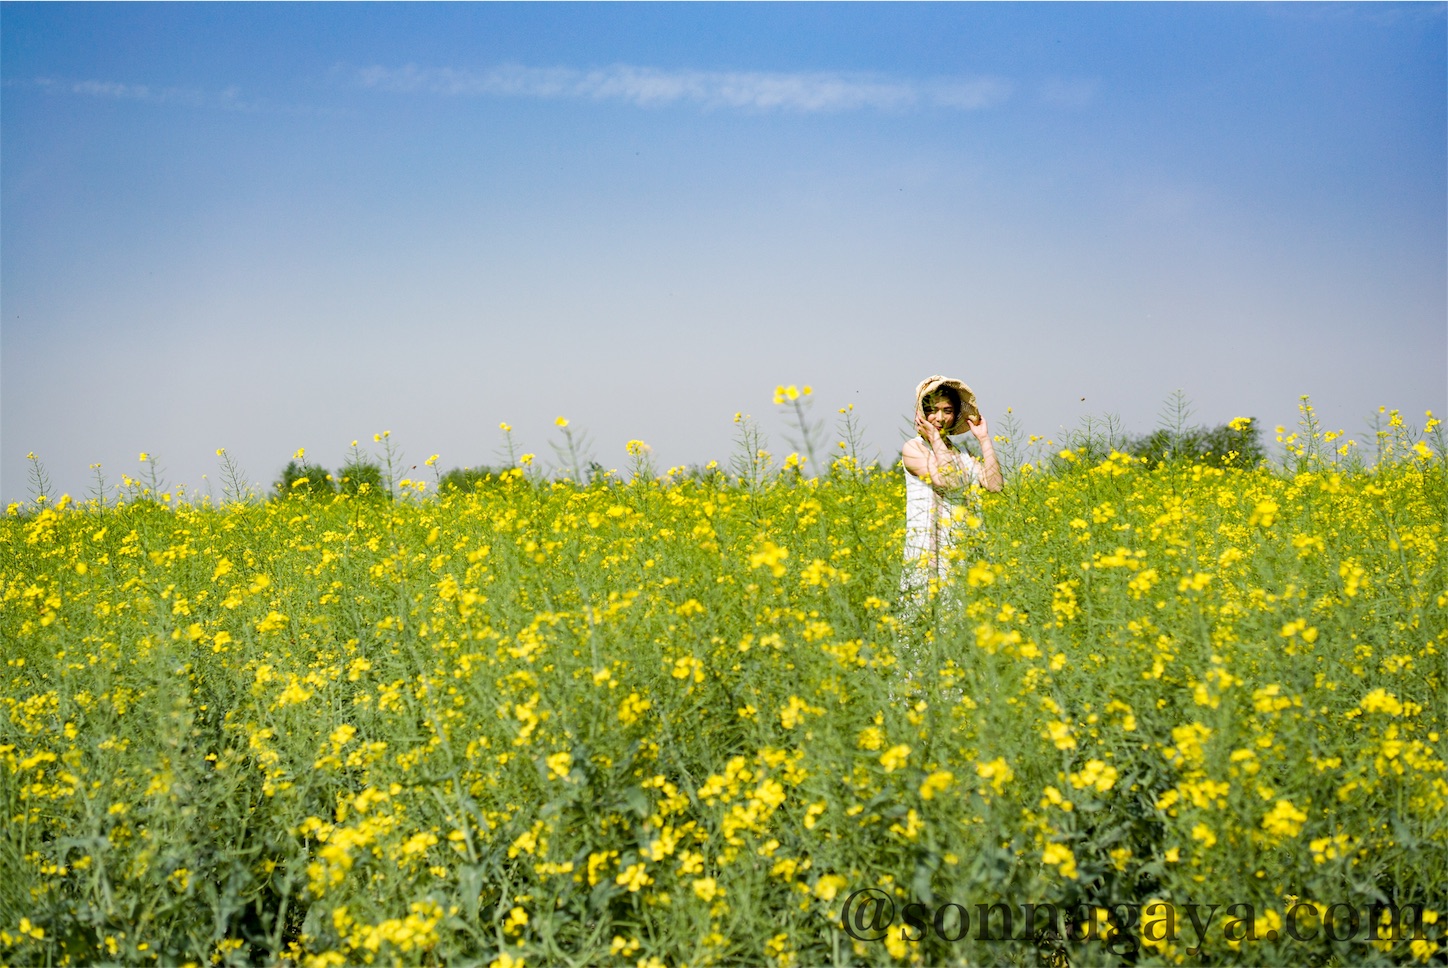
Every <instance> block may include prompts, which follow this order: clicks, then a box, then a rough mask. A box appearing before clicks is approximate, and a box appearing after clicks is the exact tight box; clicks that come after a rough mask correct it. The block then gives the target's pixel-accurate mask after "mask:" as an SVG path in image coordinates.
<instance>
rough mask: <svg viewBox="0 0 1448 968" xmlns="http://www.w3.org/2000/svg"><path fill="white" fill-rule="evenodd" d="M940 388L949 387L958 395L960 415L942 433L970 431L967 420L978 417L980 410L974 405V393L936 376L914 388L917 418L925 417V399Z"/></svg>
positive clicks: (963, 386)
mask: <svg viewBox="0 0 1448 968" xmlns="http://www.w3.org/2000/svg"><path fill="white" fill-rule="evenodd" d="M941 387H950V388H951V389H952V390H954V391H955V392H956V393H957V394H959V395H960V413H958V414H956V415H955V423H953V424H951V425H950V426H949V427H947V428H946V429H945V431H944V433H945V434H947V435H952V434H963V433H965V432H966V431H967V430H969V429H970V424H969V423H968V421H969V419H970V418H971V417H979V416H980V409H979V408H978V407H977V406H976V405H975V391H974V390H972V389H971V388H970V387H968V386H966V385H965V384H964V383H961V382H960V381H959V380H952V379H951V378H950V377H946V376H938V375H937V376H932V377H927V378H926V379H924V380H921V381H920V385H919V386H917V387H916V388H915V414H916V416H919V417H923V416H925V398H926V397H927V396H929V395H930V394H931V393H933V392H935V391H936V390H939V389H940V388H941Z"/></svg>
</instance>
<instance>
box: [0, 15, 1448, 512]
mask: <svg viewBox="0 0 1448 968" xmlns="http://www.w3.org/2000/svg"><path fill="white" fill-rule="evenodd" d="M0 45H3V50H0V53H3V59H0V78H3V87H0V313H3V323H0V497H3V499H4V500H15V499H19V498H23V497H24V496H25V494H26V473H27V470H28V465H27V461H26V460H25V455H26V454H27V453H28V452H30V451H34V452H35V453H37V454H38V455H39V456H40V457H41V458H42V459H43V460H44V462H45V465H46V467H47V469H48V470H49V471H50V473H51V476H52V477H53V478H54V479H55V481H56V483H57V485H58V486H59V487H60V489H62V490H67V491H72V492H74V493H77V494H79V493H81V492H83V491H84V489H85V487H86V482H87V480H88V475H89V471H88V469H87V468H88V465H90V464H92V463H96V462H99V463H102V464H103V466H104V468H105V469H106V471H107V472H108V474H110V475H111V476H112V477H113V478H114V477H116V476H119V474H121V473H130V474H133V475H134V474H137V473H138V472H139V467H138V464H137V462H136V455H137V454H138V453H139V452H140V451H148V452H151V453H154V454H156V455H158V457H159V459H160V461H161V463H162V466H163V467H164V469H165V470H166V473H167V477H168V478H169V479H170V480H171V481H172V482H184V483H186V484H188V485H190V486H191V487H192V488H202V489H204V488H205V486H206V482H205V481H203V475H207V476H209V478H210V480H211V481H216V480H217V478H218V474H217V470H218V468H217V461H216V458H215V456H214V451H215V450H216V448H218V447H226V448H227V449H228V451H229V452H231V453H232V454H233V455H235V456H236V457H237V458H238V460H239V461H240V462H241V464H242V465H243V466H244V467H245V468H246V470H247V471H248V472H249V474H250V476H251V477H252V478H254V479H257V480H260V481H266V482H269V481H270V479H271V478H272V477H274V476H275V474H276V473H277V471H278V470H279V469H280V467H281V465H283V464H284V463H285V462H286V460H287V459H288V458H289V457H290V456H291V454H292V453H293V452H294V451H295V450H296V449H297V448H298V447H305V448H307V453H308V455H309V456H313V457H315V458H317V459H319V460H321V461H322V462H324V463H325V464H327V465H328V466H331V467H334V468H335V467H336V466H337V465H338V464H340V463H341V460H342V457H343V454H344V452H345V451H346V449H347V447H348V445H349V444H350V442H351V441H352V440H353V439H354V438H362V439H363V440H364V441H367V440H370V437H371V435H372V434H373V433H374V432H377V431H380V430H383V429H390V430H391V431H392V432H393V438H394V439H395V440H397V441H398V443H399V444H400V445H401V447H402V448H403V450H404V452H405V454H406V456H407V458H408V460H409V462H416V463H419V464H420V463H421V462H422V459H423V458H425V457H426V456H428V455H429V454H432V453H439V454H441V455H442V456H441V459H440V461H439V464H440V465H441V466H443V467H451V466H459V465H476V464H480V463H490V462H494V461H495V460H496V454H497V450H498V446H499V443H500V440H499V432H498V429H497V427H498V423H499V422H500V421H505V420H506V421H508V422H509V423H511V424H512V425H513V427H514V428H515V432H516V434H517V436H518V438H519V441H520V443H521V445H522V446H523V447H524V449H526V450H529V451H535V452H537V453H539V454H540V456H541V457H543V458H550V457H551V456H552V455H551V451H550V449H549V446H548V443H549V441H550V440H556V439H557V437H558V434H557V431H556V430H555V428H554V427H553V420H554V418H555V417H557V416H560V415H564V416H567V417H569V418H570V419H571V420H572V422H573V426H574V427H575V428H579V429H583V430H586V431H588V433H589V436H590V437H591V439H592V441H593V445H594V451H595V453H596V456H597V457H598V459H599V460H600V461H601V462H602V463H603V464H605V465H606V466H622V465H624V464H625V463H626V457H625V455H624V452H623V446H624V443H625V442H626V441H627V440H629V439H632V438H641V439H643V440H645V441H648V442H649V443H650V444H651V445H652V446H653V447H654V449H655V453H656V458H657V460H658V462H659V463H660V465H661V466H669V465H672V464H683V463H691V462H698V463H703V462H705V461H708V460H710V459H719V460H721V461H722V460H725V459H727V457H728V455H729V452H730V450H731V447H732V436H733V433H734V431H735V427H734V425H733V422H732V418H733V415H734V413H735V412H736V411H745V412H749V413H753V414H754V415H755V416H757V417H759V418H760V419H761V420H762V421H763V422H764V425H765V427H766V429H769V430H771V431H772V432H773V442H774V444H775V446H774V449H775V450H776V451H777V452H779V453H781V454H782V453H784V452H786V451H787V450H788V449H789V448H788V447H787V445H786V444H785V442H784V439H783V434H782V433H781V431H782V424H781V423H780V422H779V420H778V414H776V413H775V412H774V410H775V408H774V407H773V406H772V404H771V402H770V398H771V395H772V391H773V388H774V386H775V385H776V384H779V383H798V384H805V383H810V384H812V385H813V386H814V388H815V395H816V399H817V405H818V412H819V413H820V414H821V415H829V414H831V412H832V411H833V409H834V408H835V407H839V406H843V405H844V404H846V403H854V404H855V406H856V407H857V409H858V411H859V412H860V415H861V417H862V418H863V420H864V423H865V425H866V427H867V429H868V431H869V440H870V443H871V444H872V445H873V446H874V448H875V449H877V450H879V451H880V452H881V453H882V454H891V453H893V452H895V451H896V450H897V449H898V447H899V443H900V440H901V428H902V426H903V419H904V417H905V415H906V414H907V413H908V410H909V408H910V405H911V391H912V389H913V387H914V385H915V383H916V382H917V381H918V380H920V379H921V378H922V377H924V376H927V375H929V374H932V373H944V374H947V375H950V376H955V377H957V378H960V379H964V380H965V381H966V382H968V383H970V384H971V385H972V386H973V387H975V388H976V389H977V391H978V392H979V395H980V398H981V403H982V406H983V408H984V410H985V412H986V414H987V416H989V417H991V418H996V417H998V416H999V415H1000V414H1002V413H1003V412H1004V411H1005V408H1006V407H1007V406H1010V407H1012V408H1013V411H1014V413H1015V415H1016V416H1018V417H1019V418H1020V419H1021V422H1022V424H1023V425H1024V427H1025V429H1026V430H1028V431H1033V432H1036V433H1042V434H1058V433H1059V432H1060V430H1061V428H1063V427H1067V428H1069V427H1072V426H1075V425H1077V423H1078V421H1079V420H1080V419H1081V418H1082V417H1083V416H1085V415H1087V414H1092V415H1101V414H1105V413H1114V414H1118V415H1119V416H1120V417H1121V418H1122V420H1123V421H1124V423H1125V425H1126V427H1127V428H1128V429H1130V430H1133V431H1140V432H1145V431H1148V430H1150V429H1152V427H1154V426H1155V424H1156V422H1157V413H1158V411H1159V410H1160V408H1161V405H1162V403H1163V401H1164V400H1165V399H1166V397H1167V396H1168V395H1169V394H1170V393H1171V392H1172V391H1173V390H1176V389H1181V390H1183V391H1184V392H1185V393H1186V394H1187V396H1188V397H1189V398H1190V399H1191V400H1192V402H1193V404H1194V405H1195V408H1196V415H1195V419H1196V420H1197V421H1199V422H1202V423H1209V424H1215V423H1221V422H1225V421H1227V420H1230V419H1231V418H1233V417H1235V416H1239V415H1255V416H1257V417H1259V418H1260V419H1262V420H1264V421H1265V422H1267V424H1268V425H1269V427H1270V425H1272V424H1276V423H1279V422H1288V423H1290V422H1291V421H1293V420H1294V419H1295V407H1296V403H1297V399H1298V396H1299V395H1300V394H1304V393H1306V394H1310V395H1311V396H1312V399H1313V401H1314V402H1315V404H1316V405H1317V407H1318V410H1319V413H1320V414H1321V415H1322V416H1323V417H1324V418H1325V420H1326V421H1327V422H1328V423H1329V424H1330V425H1332V426H1334V427H1342V428H1345V429H1347V430H1348V431H1349V432H1357V431H1361V430H1362V428H1363V425H1364V420H1365V419H1366V418H1367V417H1368V416H1369V415H1370V414H1371V413H1373V412H1375V411H1376V409H1377V408H1378V406H1380V405H1386V406H1389V407H1398V408H1401V409H1402V410H1404V411H1405V412H1406V413H1408V414H1410V415H1412V416H1413V417H1414V418H1415V419H1417V420H1418V421H1420V422H1421V415H1422V412H1423V410H1425V409H1428V408H1432V409H1433V410H1434V411H1435V412H1440V413H1441V412H1442V411H1443V410H1445V409H1448V273H1445V265H1448V228H1445V225H1448V222H1445V211H1448V174H1445V154H1448V152H1445V144H1448V106H1445V105H1448V95H1445V91H1448V72H1445V50H1448V44H1445V12H1444V7H1443V6H1442V5H1437V4H1432V5H1428V4H1422V5H1404V6H1399V5H1376V4H1373V5H1354V4H1342V5H1329V6H1320V5H1310V4H1290V5H1267V4H1263V5H1257V4H1244V5H1216V4H1189V5H1172V4H1125V5H1115V4H1083V5H1072V4H1051V5H1039V6H1033V5H1014V4H980V5H974V4H961V5H954V4H952V5H945V4H941V5H910V4H889V5H867V4H849V5H833V4H806V5H763V4H741V5H653V4H650V5H622V4H619V5H614V4H609V5H597V6H580V5H571V4H543V5H520V6H515V5H502V4H497V5H493V4H488V5H463V4H449V5H428V4H401V5H389V4H369V5H343V4H317V5H290V4H288V5H272V4H209V5H185V4H174V5H173V4H158V5H148V4H94V5H89V4H88V5H63V4H54V5H52V4H16V3H6V4H4V5H3V6H0ZM1082 398H1084V399H1082Z"/></svg>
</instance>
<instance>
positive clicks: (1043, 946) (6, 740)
mask: <svg viewBox="0 0 1448 968" xmlns="http://www.w3.org/2000/svg"><path fill="white" fill-rule="evenodd" d="M1395 427H1397V429H1395V430H1393V434H1395V435H1396V437H1395V439H1398V444H1399V445H1398V446H1397V447H1396V449H1395V448H1394V447H1393V446H1392V444H1393V440H1389V445H1390V446H1389V447H1388V448H1387V451H1386V453H1385V454H1384V455H1383V456H1382V458H1381V459H1380V460H1378V461H1377V462H1376V463H1375V464H1374V465H1373V466H1371V467H1363V466H1361V465H1353V466H1349V465H1348V464H1346V463H1343V464H1334V463H1333V462H1332V460H1330V459H1328V458H1315V459H1308V457H1310V456H1311V455H1308V456H1307V457H1304V456H1303V453H1302V448H1301V446H1300V444H1299V445H1298V446H1297V450H1296V451H1294V450H1293V446H1294V445H1293V443H1292V442H1291V441H1289V442H1288V451H1289V456H1291V455H1292V454H1293V453H1297V456H1298V458H1300V459H1297V460H1296V461H1295V462H1294V464H1293V466H1292V468H1291V469H1284V468H1282V467H1278V468H1275V469H1274V468H1269V467H1265V466H1264V467H1256V468H1233V467H1231V466H1228V467H1225V468H1221V467H1212V466H1208V465H1206V464H1202V463H1196V464H1193V463H1189V462H1184V461H1175V462H1170V461H1169V462H1166V463H1160V464H1157V465H1154V466H1148V465H1146V464H1144V463H1142V462H1140V461H1138V460H1136V459H1134V458H1131V457H1127V456H1124V455H1121V454H1111V455H1110V456H1107V457H1105V458H1104V459H1099V460H1097V459H1094V458H1088V457H1085V456H1083V452H1076V451H1067V453H1066V455H1065V456H1060V457H1056V458H1055V459H1054V460H1053V461H1052V462H1051V466H1049V467H1047V466H1046V465H1045V464H1042V465H1040V467H1038V468H1037V469H1035V470H1034V472H1033V471H1032V468H1031V466H1030V465H1027V466H1026V467H1024V468H1021V469H1019V470H1018V471H1016V472H1015V473H1014V474H1013V475H1012V476H1011V479H1010V482H1009V484H1008V486H1007V488H1006V490H1005V491H1004V492H1003V493H1001V494H999V495H983V496H982V500H981V504H980V505H979V515H978V517H977V516H974V515H973V516H972V517H971V520H970V521H968V522H967V524H968V525H977V527H976V528H975V529H974V530H973V531H972V533H971V536H970V538H969V540H967V541H965V542H964V543H963V544H962V545H961V546H960V560H959V562H958V565H957V568H956V574H957V579H956V580H955V581H954V582H953V583H951V584H948V585H947V586H946V587H943V588H940V589H938V591H937V592H936V593H935V595H934V597H933V598H932V599H931V601H930V602H929V603H928V604H927V605H926V606H924V607H921V608H902V607H901V603H900V593H899V588H900V575H901V568H902V563H901V561H900V557H901V546H902V533H903V523H904V510H903V481H902V477H901V470H900V468H899V466H898V464H897V465H896V466H895V467H894V468H880V467H865V466H862V465H860V464H859V463H857V462H854V461H852V460H850V459H849V458H842V459H841V460H839V461H837V462H836V463H835V464H834V466H833V468H831V469H830V470H829V472H828V473H826V474H824V475H821V476H819V477H808V476H805V475H803V474H801V473H799V472H798V463H797V462H796V464H795V465H794V466H792V467H791V469H790V470H789V471H788V472H779V471H769V470H768V468H764V469H763V470H760V466H761V465H760V464H759V463H758V462H756V464H755V465H754V467H755V470H760V472H759V473H748V474H743V475H739V474H729V475H726V474H725V473H723V472H722V471H712V472H711V473H708V474H701V475H699V474H696V475H685V474H670V475H664V476H662V477H657V476H653V475H646V474H640V475H637V476H635V477H634V478H633V480H631V481H624V480H621V479H617V478H609V479H605V480H601V481H598V482H595V483H594V484H592V485H590V486H587V487H580V486H577V485H575V484H571V483H566V482H555V481H548V480H545V479H542V478H541V477H538V476H530V475H528V474H525V472H524V471H523V470H522V469H514V470H511V471H507V472H505V473H503V474H501V475H500V476H496V477H493V478H491V479H489V480H487V481H485V482H483V484H482V485H480V486H478V487H476V488H475V489H473V490H471V491H469V492H466V493H462V492H452V493H443V494H432V493H427V494H422V495H419V494H417V493H416V492H415V491H410V492H408V494H409V495H410V496H407V497H403V496H399V497H397V499H395V500H389V499H385V498H379V497H377V496H376V495H373V494H365V493H364V494H361V495H337V496H334V497H327V498H318V497H315V496H304V495H294V496H291V497H286V498H281V499H277V500H272V501H269V502H266V503H259V502H255V501H253V502H250V503H232V504H224V505H220V506H213V505H209V504H187V503H182V502H176V501H171V502H166V501H160V500H153V499H150V498H154V497H159V495H151V496H150V498H148V497H146V496H144V495H142V496H140V497H138V498H137V499H133V500H127V501H122V502H119V503H111V504H108V505H104V504H100V503H98V502H94V501H92V502H89V503H73V502H70V501H67V500H62V501H60V502H55V503H52V504H42V505H40V506H35V505H34V504H31V505H28V506H26V507H12V508H11V510H10V513H9V514H8V515H7V517H6V518H5V519H4V523H3V525H0V600H3V606H0V640H3V643H4V661H5V666H4V670H3V672H4V681H3V684H0V704H3V711H0V805H3V809H4V822H3V827H0V865H3V872H4V876H3V877H0V961H3V962H5V963H10V964H32V963H33V964H59V963H66V962H70V963H81V962H95V961H111V962H120V963H125V964H145V963H160V964H183V963H190V964H195V965H207V964H222V965H225V964H252V963H274V962H277V961H285V962H287V963H292V964H298V965H316V966H324V965H342V964H353V963H359V962H367V963H372V962H378V963H388V964H390V963H396V962H401V963H456V962H472V963H483V964H489V963H491V964H493V965H497V966H516V965H519V964H528V965H559V964H579V965H585V964H586V965H613V964H616V965H645V966H648V965H675V964H690V965H693V964H761V963H771V964H780V965H791V964H796V965H816V964H884V963H927V964H939V963H972V964H973V963H979V962H985V963H1016V964H1041V963H1050V964H1067V963H1069V964H1082V965H1084V964H1114V963H1120V962H1121V961H1122V960H1123V959H1125V960H1130V961H1133V962H1136V963H1158V962H1159V963H1183V962H1184V963H1209V964H1222V963H1247V964H1269V963H1270V964H1283V963H1292V964H1363V963H1370V962H1379V963H1404V962H1426V961H1431V960H1433V959H1435V958H1436V959H1437V960H1438V962H1439V963H1441V961H1442V958H1443V953H1442V951H1443V948H1442V942H1443V937H1444V930H1443V929H1444V927H1445V921H1448V902H1445V898H1448V764H1445V756H1444V745H1443V744H1444V738H1443V737H1444V732H1445V731H1448V703H1445V702H1444V686H1445V673H1448V668H1445V658H1444V655H1445V651H1448V554H1445V543H1448V533H1445V517H1448V468H1445V463H1444V460H1443V456H1442V450H1441V443H1440V445H1439V447H1438V449H1436V450H1434V449H1430V448H1429V447H1428V446H1427V445H1426V444H1423V443H1419V445H1418V446H1417V448H1416V449H1414V448H1413V447H1412V446H1410V442H1409V441H1408V439H1407V438H1406V437H1403V434H1402V431H1401V426H1400V425H1395ZM1427 429H1428V430H1430V431H1432V430H1434V429H1435V422H1434V421H1432V420H1431V418H1430V424H1429V427H1428V428H1427ZM1330 457H1332V453H1331V452H1330V449H1329V458H1330ZM867 890H868V894H867V895H861V893H860V892H866V891H867ZM862 896H868V897H869V898H873V903H874V905H875V907H874V908H873V909H872V910H871V911H870V912H868V916H864V915H862V914H861V911H860V910H857V911H855V912H853V913H851V912H846V911H845V907H846V902H847V900H848V899H850V898H852V897H854V898H855V899H856V900H859V899H860V898H861V897H862ZM997 903H999V904H1004V905H1021V904H1027V903H1034V904H1048V903H1049V904H1055V905H1060V906H1061V907H1062V908H1063V909H1068V910H1072V911H1085V912H1087V914H1088V920H1087V921H1086V922H1085V925H1084V926H1083V925H1082V924H1081V923H1079V922H1077V923H1074V924H1068V925H1067V927H1066V929H1065V930H1050V929H1046V928H1042V929H1039V930H1037V929H1035V927H1034V925H1035V922H1034V921H1033V922H1032V927H1030V928H1027V927H1024V926H1021V925H1017V926H1016V929H1015V934H1014V935H1013V936H1010V937H1008V938H1006V939H1002V938H1001V937H999V934H1000V933H1001V932H1003V931H1004V930H1005V925H1004V922H1003V921H1002V920H1000V919H1001V918H1003V916H1004V911H997V912H996V915H995V917H996V920H994V921H990V922H988V923H990V924H997V922H999V924H998V927H999V928H1000V929H1001V931H999V932H997V936H995V937H992V936H991V935H989V934H985V935H982V934H981V933H980V932H979V931H977V930H976V926H975V925H974V923H972V926H971V929H970V930H969V931H967V932H964V933H963V936H959V935H961V934H962V932H961V930H960V925H959V921H960V916H961V914H962V913H964V914H968V915H971V916H975V914H976V913H977V912H978V911H979V910H980V909H978V908H977V907H976V905H991V904H997ZM911 904H914V905H915V908H914V909H913V911H914V915H915V917H914V920H910V919H909V918H908V917H907V914H906V912H907V908H908V906H909V905H911ZM951 904H955V905H960V909H952V908H949V905H951ZM1193 904H1199V905H1202V906H1203V908H1202V912H1201V913H1199V912H1198V911H1197V909H1196V908H1190V909H1189V908H1188V905H1193ZM887 905H888V909H889V910H890V911H891V912H892V916H893V917H894V920H893V922H891V923H889V924H885V922H884V920H883V919H882V917H881V916H880V911H883V910H886V909H887V907H886V906H887ZM1211 905H1216V906H1217V908H1216V909H1215V910H1214V911H1213V912H1212V913H1211V914H1208V913H1206V908H1207V907H1209V906H1211ZM1375 905H1376V907H1375ZM1384 905H1391V906H1388V907H1384ZM897 910H898V912H899V913H898V914H896V913H893V912H895V911H897ZM1395 910H1396V912H1397V913H1396V914H1395V913H1394V911H1395ZM922 912H924V913H923V914H922ZM1233 912H1235V915H1233ZM937 913H940V914H945V915H947V916H946V917H944V918H943V920H941V921H937V922H935V923H934V924H932V923H930V922H931V917H932V916H933V915H934V914H937ZM1188 913H1190V914H1191V915H1193V916H1192V917H1190V918H1189V917H1188ZM1095 918H1099V923H1098V922H1097V921H1095V920H1092V919H1095ZM1173 919H1175V920H1174V923H1170V924H1169V923H1168V922H1171V921H1173ZM1198 919H1201V920H1202V923H1201V924H1200V925H1198V924H1197V923H1196V921H1197V920H1198ZM1404 922H1408V923H1407V925H1406V927H1404ZM882 925H883V929H882V930H879V931H876V930H875V929H876V928H881V926H882ZM1167 928H1171V929H1172V930H1167ZM1400 929H1402V930H1400ZM952 938H954V940H951V939H952Z"/></svg>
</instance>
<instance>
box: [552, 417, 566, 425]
mask: <svg viewBox="0 0 1448 968" xmlns="http://www.w3.org/2000/svg"><path fill="white" fill-rule="evenodd" d="M553 423H554V425H555V426H558V427H567V426H568V418H567V417H559V418H558V419H557V420H555V421H553Z"/></svg>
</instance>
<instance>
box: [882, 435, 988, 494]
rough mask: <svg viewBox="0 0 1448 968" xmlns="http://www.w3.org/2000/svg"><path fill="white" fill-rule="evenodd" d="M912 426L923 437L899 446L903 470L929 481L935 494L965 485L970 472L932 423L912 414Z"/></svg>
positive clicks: (968, 479) (968, 481)
mask: <svg viewBox="0 0 1448 968" xmlns="http://www.w3.org/2000/svg"><path fill="white" fill-rule="evenodd" d="M915 429H916V430H918V431H919V432H920V434H921V436H923V437H924V438H925V439H924V440H923V441H920V442H919V443H917V442H916V441H917V440H918V439H919V438H912V439H911V440H909V441H906V443H905V446H904V447H903V448H901V451H900V459H901V460H902V461H903V462H904V464H905V469H906V470H907V471H909V472H910V473H911V474H914V475H915V476H916V477H918V478H920V479H921V480H922V481H924V482H925V483H927V484H929V485H930V486H931V487H932V488H934V489H935V491H936V492H937V493H939V494H945V493H946V492H947V491H953V490H958V489H960V488H962V487H965V486H966V485H967V484H969V483H970V474H969V472H968V471H967V469H966V468H965V467H962V466H961V455H960V454H959V453H957V452H955V451H953V450H951V449H950V445H949V444H947V443H946V441H945V438H944V437H942V436H941V434H940V431H939V430H938V429H936V427H935V425H934V424H932V423H930V422H929V421H927V420H925V419H924V418H922V417H920V416H916V418H915ZM992 460H994V456H992ZM999 489H1000V488H999V487H997V488H996V490H999Z"/></svg>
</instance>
